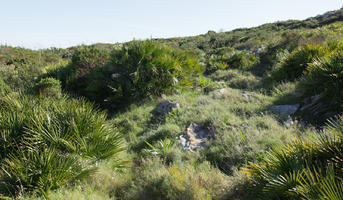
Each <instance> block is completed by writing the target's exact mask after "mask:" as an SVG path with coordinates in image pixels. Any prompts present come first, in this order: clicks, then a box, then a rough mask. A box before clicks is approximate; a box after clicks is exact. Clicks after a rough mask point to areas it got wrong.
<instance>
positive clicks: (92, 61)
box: [71, 46, 110, 77]
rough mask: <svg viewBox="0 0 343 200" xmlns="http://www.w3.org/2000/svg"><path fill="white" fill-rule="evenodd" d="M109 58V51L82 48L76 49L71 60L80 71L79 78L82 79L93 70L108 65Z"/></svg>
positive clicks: (87, 47) (88, 47)
mask: <svg viewBox="0 0 343 200" xmlns="http://www.w3.org/2000/svg"><path fill="white" fill-rule="evenodd" d="M109 58H110V53H109V51H108V50H107V49H99V48H96V47H90V46H81V47H79V48H77V49H76V51H75V52H74V54H73V57H72V59H71V60H72V65H73V66H74V67H75V68H76V70H77V71H78V77H82V76H84V75H85V74H86V73H88V72H90V71H91V70H92V69H94V68H96V67H103V66H104V65H106V64H107V63H108V61H109Z"/></svg>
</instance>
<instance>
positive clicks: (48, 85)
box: [35, 78, 62, 97]
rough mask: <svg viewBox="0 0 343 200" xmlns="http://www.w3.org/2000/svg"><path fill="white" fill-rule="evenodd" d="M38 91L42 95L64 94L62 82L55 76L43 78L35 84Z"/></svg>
mask: <svg viewBox="0 0 343 200" xmlns="http://www.w3.org/2000/svg"><path fill="white" fill-rule="evenodd" d="M35 89H36V92H37V93H38V94H39V96H41V97H43V96H44V97H47V96H50V97H60V96H61V95H62V91H61V82H60V81H59V80H56V79H54V78H43V79H41V80H40V81H39V82H38V83H37V84H36V86H35Z"/></svg>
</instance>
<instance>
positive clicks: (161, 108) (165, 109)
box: [156, 100, 180, 115]
mask: <svg viewBox="0 0 343 200" xmlns="http://www.w3.org/2000/svg"><path fill="white" fill-rule="evenodd" d="M176 108H180V104H179V103H177V102H172V101H169V100H165V101H162V102H161V103H160V104H159V105H158V106H157V108H156V112H157V113H159V114H162V115H166V114H169V113H170V112H172V111H173V110H174V109H176Z"/></svg>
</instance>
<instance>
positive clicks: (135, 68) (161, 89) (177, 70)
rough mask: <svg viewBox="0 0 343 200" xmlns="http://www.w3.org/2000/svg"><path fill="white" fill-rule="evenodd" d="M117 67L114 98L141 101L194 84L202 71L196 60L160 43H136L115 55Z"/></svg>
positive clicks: (113, 60)
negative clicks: (195, 78) (141, 99)
mask: <svg viewBox="0 0 343 200" xmlns="http://www.w3.org/2000/svg"><path fill="white" fill-rule="evenodd" d="M112 65H113V66H114V67H115V73H116V74H118V77H117V79H116V85H115V86H114V87H113V88H115V93H116V94H115V95H117V96H119V97H122V98H124V99H130V100H132V99H139V98H142V97H143V98H144V97H148V96H156V95H157V96H158V95H161V94H162V93H165V92H171V91H172V90H173V89H175V87H176V86H177V85H184V86H187V85H192V84H193V83H192V79H193V76H195V75H197V74H199V73H200V72H202V69H201V66H200V65H199V64H198V62H197V61H196V59H193V58H191V57H189V56H188V55H187V54H185V53H184V52H182V51H179V50H175V49H172V48H169V47H166V46H163V45H161V44H159V43H157V42H154V41H151V40H147V41H133V42H129V43H126V44H124V45H123V47H122V48H121V49H119V50H114V51H113V54H112Z"/></svg>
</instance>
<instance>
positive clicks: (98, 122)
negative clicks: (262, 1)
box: [0, 10, 343, 200]
mask: <svg viewBox="0 0 343 200" xmlns="http://www.w3.org/2000/svg"><path fill="white" fill-rule="evenodd" d="M342 21H343V10H337V11H333V12H328V13H325V14H324V15H320V16H317V17H312V18H309V19H307V20H304V21H295V20H290V21H285V22H276V23H272V24H265V25H262V26H259V27H255V28H250V29H237V30H233V31H230V32H222V33H216V32H213V31H209V32H208V33H206V34H204V35H200V36H194V37H186V38H170V39H153V40H146V41H131V42H128V43H124V44H115V45H112V44H95V45H91V46H84V45H83V46H76V47H71V48H68V49H56V48H51V49H45V50H39V51H34V50H29V49H23V48H15V47H8V46H1V47H0V134H1V137H0V149H1V150H0V199H10V198H16V199H266V200H268V199H271V200H272V199H273V200H274V199H313V200H314V199H343V185H342V178H343V177H342V164H343V161H342V159H343V158H342V139H343V123H342V121H343V120H342V114H343V106H342V105H343V92H342V91H343V34H342V33H343V22H342ZM166 100H169V101H172V102H177V103H178V105H179V106H177V107H176V108H175V109H172V110H170V112H167V113H159V112H158V107H159V105H160V103H161V102H166ZM294 104H295V105H298V107H297V109H296V112H293V113H292V114H290V115H289V114H282V113H278V112H272V109H271V107H272V106H275V105H294ZM194 126H197V127H201V128H202V129H203V130H205V131H208V132H209V133H211V134H212V136H211V138H208V139H207V140H206V142H205V143H206V144H204V145H203V148H199V149H196V150H194V151H188V150H187V148H185V147H184V146H182V144H181V142H180V141H181V136H182V135H187V134H189V129H190V127H194Z"/></svg>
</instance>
